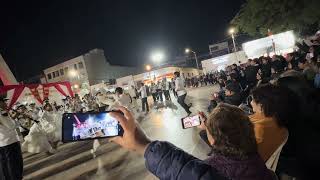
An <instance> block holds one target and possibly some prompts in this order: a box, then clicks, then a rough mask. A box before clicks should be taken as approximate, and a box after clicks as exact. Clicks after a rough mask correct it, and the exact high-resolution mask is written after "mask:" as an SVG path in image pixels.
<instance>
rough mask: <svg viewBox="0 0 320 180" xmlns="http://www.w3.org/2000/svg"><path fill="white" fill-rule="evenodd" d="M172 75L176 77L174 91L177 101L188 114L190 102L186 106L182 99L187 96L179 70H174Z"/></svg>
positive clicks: (189, 112)
mask: <svg viewBox="0 0 320 180" xmlns="http://www.w3.org/2000/svg"><path fill="white" fill-rule="evenodd" d="M174 76H175V78H176V80H175V85H176V87H175V91H176V92H177V95H178V103H179V104H180V105H181V106H182V107H183V109H184V110H185V111H186V112H187V113H188V116H190V114H191V113H192V112H191V111H190V110H189V109H190V107H191V104H190V105H189V106H188V105H187V104H186V103H185V102H184V100H185V99H186V96H187V91H186V89H185V87H184V80H183V79H182V78H181V77H180V72H174Z"/></svg>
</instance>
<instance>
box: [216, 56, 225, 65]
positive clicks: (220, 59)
mask: <svg viewBox="0 0 320 180" xmlns="http://www.w3.org/2000/svg"><path fill="white" fill-rule="evenodd" d="M227 61H228V57H227V56H224V57H223V56H222V57H221V58H216V59H213V60H212V64H221V63H225V62H227Z"/></svg>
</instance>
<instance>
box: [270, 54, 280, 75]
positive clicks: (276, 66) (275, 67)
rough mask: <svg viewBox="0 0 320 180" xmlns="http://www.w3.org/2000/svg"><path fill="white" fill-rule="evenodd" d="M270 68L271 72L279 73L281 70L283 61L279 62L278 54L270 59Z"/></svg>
mask: <svg viewBox="0 0 320 180" xmlns="http://www.w3.org/2000/svg"><path fill="white" fill-rule="evenodd" d="M271 68H272V69H273V72H272V71H271V73H272V74H274V73H281V72H282V71H283V63H282V62H281V60H280V58H279V56H277V55H273V56H272V59H271Z"/></svg>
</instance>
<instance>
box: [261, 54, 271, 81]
mask: <svg viewBox="0 0 320 180" xmlns="http://www.w3.org/2000/svg"><path fill="white" fill-rule="evenodd" d="M260 69H261V75H262V76H264V77H270V76H271V65H270V63H269V60H268V59H267V58H266V57H263V58H262V64H261V68H260Z"/></svg>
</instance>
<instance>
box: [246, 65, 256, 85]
mask: <svg viewBox="0 0 320 180" xmlns="http://www.w3.org/2000/svg"><path fill="white" fill-rule="evenodd" d="M258 70H259V67H258V66H248V67H247V68H246V70H245V75H246V79H247V81H248V82H249V83H255V82H257V73H258Z"/></svg>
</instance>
